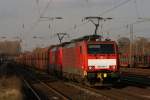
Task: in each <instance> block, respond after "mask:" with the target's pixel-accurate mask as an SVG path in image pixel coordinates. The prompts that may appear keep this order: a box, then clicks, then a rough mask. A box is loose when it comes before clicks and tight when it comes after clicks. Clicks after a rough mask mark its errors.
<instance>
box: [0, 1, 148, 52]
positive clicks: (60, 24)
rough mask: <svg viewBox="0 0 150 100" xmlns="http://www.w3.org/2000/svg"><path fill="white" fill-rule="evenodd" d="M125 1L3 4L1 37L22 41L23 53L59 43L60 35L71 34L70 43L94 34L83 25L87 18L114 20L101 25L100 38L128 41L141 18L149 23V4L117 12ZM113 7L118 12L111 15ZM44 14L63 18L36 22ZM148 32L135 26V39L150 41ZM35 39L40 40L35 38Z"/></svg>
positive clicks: (139, 3) (134, 4) (0, 4)
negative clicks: (132, 28) (108, 18)
mask: <svg viewBox="0 0 150 100" xmlns="http://www.w3.org/2000/svg"><path fill="white" fill-rule="evenodd" d="M126 1H128V0H0V37H2V36H6V37H7V39H12V40H14V39H16V37H20V38H21V39H22V40H23V43H22V45H23V49H24V50H31V49H33V48H35V47H37V46H48V45H51V44H55V43H58V40H57V37H56V36H55V33H57V32H67V33H68V34H70V37H69V38H68V37H66V38H65V41H69V40H71V39H72V38H77V37H80V36H83V35H87V34H93V32H94V27H93V25H92V24H91V23H86V24H83V23H84V22H86V21H82V19H83V18H84V17H86V16H102V17H112V18H113V19H112V20H110V21H106V22H102V23H101V24H103V28H102V30H100V29H99V34H101V32H103V33H104V37H106V36H107V35H106V33H110V35H109V37H111V38H113V39H117V38H118V36H119V35H120V36H127V37H128V36H129V29H128V28H127V27H126V25H127V24H130V23H134V22H136V21H139V20H141V19H138V18H139V17H141V18H143V19H144V20H147V19H150V13H149V9H150V7H149V4H150V0H129V1H128V2H127V3H125V4H124V5H122V6H120V7H118V8H117V6H118V5H119V4H120V3H122V2H126ZM48 4H49V5H48ZM114 7H116V8H115V9H113V10H111V11H108V10H109V9H111V8H114ZM107 11H108V12H107ZM43 12H44V13H43ZM103 12H107V13H103ZM41 13H43V16H45V17H57V16H60V17H63V19H61V20H47V21H37V20H38V19H39V16H40V14H41ZM143 19H142V20H143ZM23 24H24V28H23V27H22V25H23ZM49 24H50V28H49ZM74 26H77V27H76V28H75V27H74ZM149 31H150V22H148V21H145V22H143V23H139V24H136V25H134V33H135V35H136V36H144V37H150V34H149ZM35 35H36V36H37V37H40V38H36V39H35V38H33V37H34V36H35Z"/></svg>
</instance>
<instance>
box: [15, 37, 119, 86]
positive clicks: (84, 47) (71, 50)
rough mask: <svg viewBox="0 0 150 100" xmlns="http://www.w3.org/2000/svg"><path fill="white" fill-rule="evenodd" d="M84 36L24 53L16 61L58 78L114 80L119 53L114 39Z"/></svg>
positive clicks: (109, 81)
mask: <svg viewBox="0 0 150 100" xmlns="http://www.w3.org/2000/svg"><path fill="white" fill-rule="evenodd" d="M99 38H100V36H98V35H92V36H85V37H82V38H79V39H75V40H72V41H70V42H65V43H61V44H59V45H52V46H50V47H47V48H42V49H38V50H35V51H33V52H32V53H24V54H22V55H20V56H19V57H18V58H17V59H16V60H17V62H19V63H22V64H25V65H29V66H34V67H35V68H37V69H40V70H43V71H47V72H48V73H51V74H53V75H57V76H58V77H63V78H67V79H71V80H76V81H78V82H85V83H88V84H90V85H101V84H107V83H112V82H117V80H118V79H119V55H118V47H117V44H116V42H115V41H111V40H104V41H102V40H99Z"/></svg>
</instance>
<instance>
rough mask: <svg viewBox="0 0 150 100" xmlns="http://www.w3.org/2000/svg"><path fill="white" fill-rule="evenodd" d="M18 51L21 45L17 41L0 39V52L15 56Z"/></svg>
mask: <svg viewBox="0 0 150 100" xmlns="http://www.w3.org/2000/svg"><path fill="white" fill-rule="evenodd" d="M20 52H21V45H20V42H19V41H0V54H7V55H10V56H15V55H18V54H19V53H20Z"/></svg>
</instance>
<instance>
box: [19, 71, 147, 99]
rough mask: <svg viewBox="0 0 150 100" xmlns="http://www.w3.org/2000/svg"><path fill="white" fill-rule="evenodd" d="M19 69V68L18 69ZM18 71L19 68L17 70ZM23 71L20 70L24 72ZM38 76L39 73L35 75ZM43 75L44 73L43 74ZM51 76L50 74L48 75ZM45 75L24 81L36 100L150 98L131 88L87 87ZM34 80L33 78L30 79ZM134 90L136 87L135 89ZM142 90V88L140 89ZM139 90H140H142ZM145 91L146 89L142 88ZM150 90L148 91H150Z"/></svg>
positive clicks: (27, 73)
mask: <svg viewBox="0 0 150 100" xmlns="http://www.w3.org/2000/svg"><path fill="white" fill-rule="evenodd" d="M16 70H17V69H16ZM17 71H18V70H17ZM22 72H23V71H20V74H22ZM30 73H31V72H28V71H27V72H26V75H28V76H26V77H28V78H30V77H33V75H29V74H30ZM35 76H37V75H35ZM41 76H42V75H41ZM47 76H50V75H47ZM47 76H46V77H45V76H44V75H43V77H42V78H38V79H36V81H34V82H29V83H28V79H27V81H24V83H25V84H26V86H27V87H28V88H29V89H30V91H31V92H34V93H33V95H34V96H35V97H36V99H35V100H54V99H56V100H99V99H100V100H149V99H150V98H149V95H143V94H142V95H137V94H134V93H132V92H136V89H135V91H131V90H132V88H133V87H131V88H129V90H127V89H126V88H125V89H117V88H110V89H106V88H99V87H94V88H91V87H87V86H85V85H82V84H79V83H76V82H66V81H62V80H57V79H52V78H51V77H47ZM30 80H31V81H32V78H31V79H30ZM30 84H31V85H30ZM133 90H134V89H133ZM140 90H141V89H140ZM140 90H139V92H141V91H140ZM39 91H42V93H43V94H44V95H46V97H47V99H43V98H42V97H41V94H40V93H39ZM142 91H144V90H142ZM149 92H150V91H147V93H149Z"/></svg>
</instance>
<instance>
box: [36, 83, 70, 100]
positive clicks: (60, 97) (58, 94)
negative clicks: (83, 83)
mask: <svg viewBox="0 0 150 100" xmlns="http://www.w3.org/2000/svg"><path fill="white" fill-rule="evenodd" d="M38 81H39V83H38V84H39V85H40V87H43V89H47V90H46V91H45V92H46V94H48V96H49V99H51V98H55V99H56V98H57V99H58V100H72V99H71V98H70V97H68V96H67V95H65V94H64V93H63V92H61V91H59V90H57V89H55V88H53V87H51V86H50V85H48V84H46V83H44V82H42V81H40V80H38ZM34 86H37V84H36V85H34ZM52 93H53V94H52ZM52 95H53V96H52ZM54 95H55V96H54Z"/></svg>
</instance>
